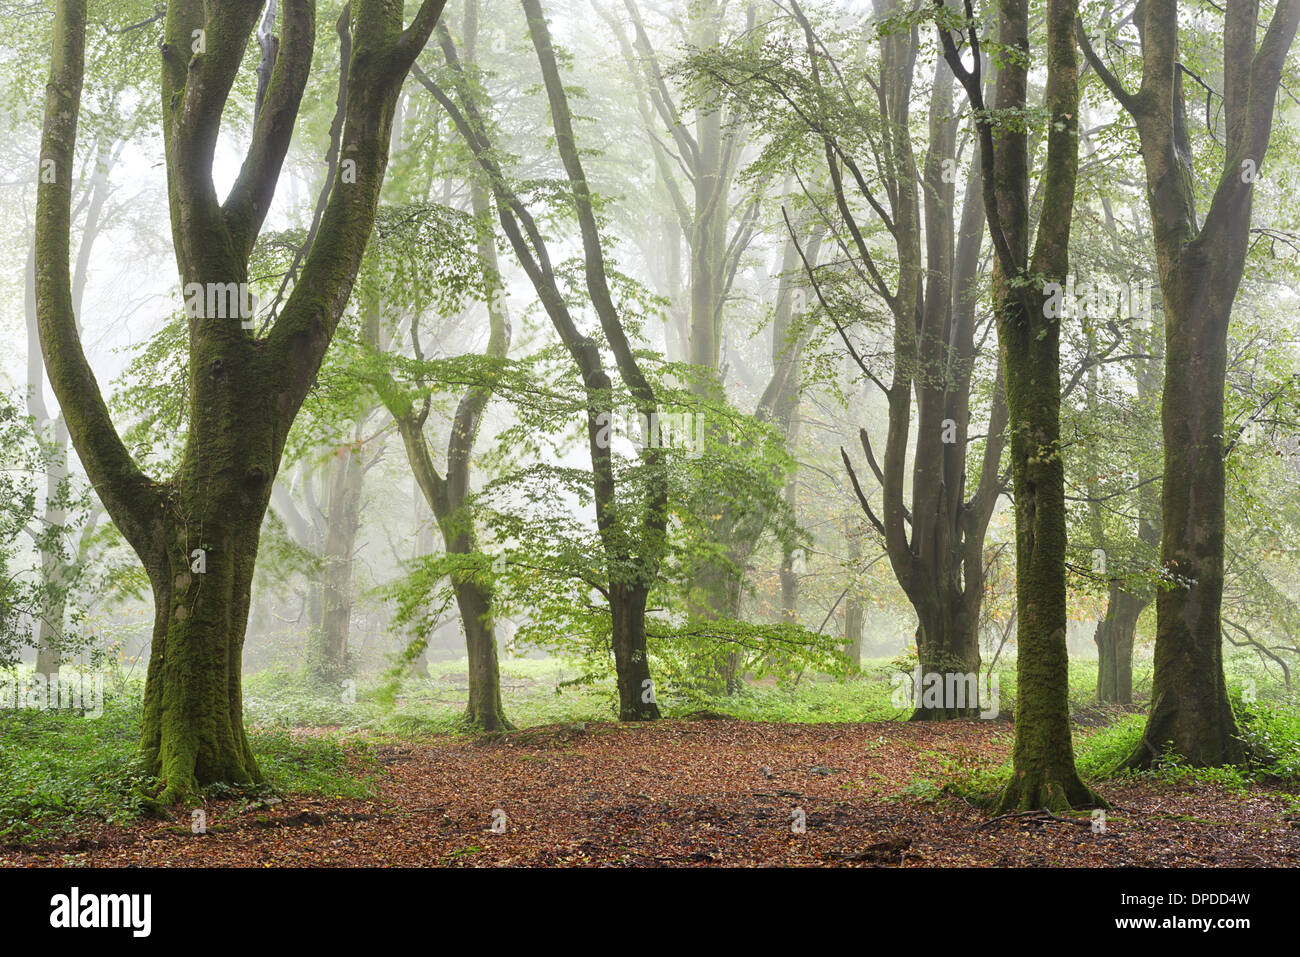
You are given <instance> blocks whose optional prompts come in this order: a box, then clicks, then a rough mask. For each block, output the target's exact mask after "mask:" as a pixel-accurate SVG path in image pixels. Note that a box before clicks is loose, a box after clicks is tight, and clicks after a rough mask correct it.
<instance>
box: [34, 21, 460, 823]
mask: <svg viewBox="0 0 1300 957" xmlns="http://www.w3.org/2000/svg"><path fill="white" fill-rule="evenodd" d="M402 8H403V4H401V3H391V2H386V0H354V2H353V3H352V5H351V7H350V12H351V14H352V21H351V22H352V31H353V33H354V34H355V37H354V40H355V42H354V46H353V53H352V56H353V59H352V69H351V71H350V74H349V82H348V87H347V112H346V120H345V125H344V135H343V143H344V144H345V146H344V156H345V163H346V173H347V176H346V178H344V177H342V176H340V178H339V179H338V181H336V182H335V183H334V188H333V191H332V192H331V195H330V199H329V203H328V205H327V207H326V209H325V211H324V216H323V217H322V219H321V223H320V229H319V231H318V232H317V234H316V236H315V239H314V241H313V243H312V246H311V249H310V251H309V252H308V253H307V255H306V258H305V260H304V262H303V268H302V272H301V274H300V276H299V281H298V282H297V284H296V285H295V286H294V289H293V291H292V293H291V294H290V295H289V298H288V300H287V301H286V303H285V305H284V308H283V310H282V311H281V312H280V314H279V316H278V318H277V319H276V321H275V323H274V324H273V325H272V326H271V328H270V330H269V332H268V333H267V335H266V336H264V337H262V338H258V337H257V336H256V334H255V333H254V331H253V330H252V329H251V328H244V323H243V322H241V321H240V320H241V319H247V318H251V317H241V316H238V309H236V310H235V312H236V317H233V318H227V317H223V316H222V315H218V316H210V315H206V314H205V311H204V310H199V309H197V308H195V309H191V310H188V312H189V315H188V323H189V363H188V380H189V406H188V410H187V418H188V425H187V430H186V436H185V449H184V453H183V458H182V464H181V467H180V469H179V470H178V472H177V474H176V475H174V476H172V477H171V478H170V479H169V480H167V481H156V480H153V479H151V478H149V477H148V476H146V475H145V474H143V472H142V471H141V470H140V468H139V467H138V466H137V464H136V463H135V461H134V460H133V459H132V457H131V454H130V453H129V452H128V450H127V449H126V447H125V445H124V444H123V442H122V440H121V438H120V436H119V435H118V432H117V430H116V428H115V427H114V425H113V422H112V419H111V417H110V415H109V413H108V408H107V406H106V404H105V402H104V399H103V396H102V394H101V392H100V389H99V386H98V383H97V381H96V379H95V375H94V372H93V371H92V369H91V368H90V365H89V363H88V362H87V359H86V356H85V352H84V350H83V348H82V344H81V337H80V333H79V329H78V324H77V315H76V308H75V304H74V301H73V297H72V290H71V283H70V276H69V245H70V243H69V232H70V220H71V184H72V183H73V182H74V180H75V176H74V169H73V163H74V157H75V142H76V134H77V122H78V115H79V111H80V105H81V92H82V86H83V81H84V77H85V34H86V0H59V3H58V6H57V13H56V19H55V26H54V44H53V55H52V58H51V59H52V69H51V82H50V84H49V86H48V87H47V93H46V110H45V123H44V130H43V136H42V141H41V160H42V164H43V166H46V167H47V168H48V169H49V170H50V171H52V173H53V175H52V176H47V177H43V178H42V181H41V183H40V185H39V187H38V191H37V214H36V300H37V320H38V328H39V332H40V340H41V352H42V354H43V356H44V358H45V366H46V372H47V374H48V375H49V378H50V383H51V385H52V386H53V389H54V392H55V395H56V396H57V397H58V399H59V404H60V406H61V408H62V410H63V413H64V416H65V417H66V420H67V423H68V432H69V435H70V436H71V439H72V443H73V446H74V447H75V448H76V450H77V454H78V456H79V457H80V459H81V462H82V464H83V466H84V467H85V469H86V473H87V475H88V477H89V479H90V481H91V483H92V484H93V485H94V486H95V489H96V491H97V492H98V494H99V496H100V498H101V500H102V501H103V504H104V507H105V509H106V510H107V512H108V514H109V516H110V517H111V518H112V520H113V522H114V523H115V524H116V525H117V527H118V528H119V530H120V531H121V532H122V534H123V536H124V537H125V538H126V540H127V542H128V543H129V544H130V545H131V547H132V548H133V549H134V550H135V552H136V554H137V555H138V556H139V557H140V560H141V562H142V563H143V565H144V567H145V570H146V572H147V573H148V576H149V580H150V583H151V585H152V588H153V593H154V606H155V607H154V634H153V638H154V641H153V647H152V650H151V655H150V660H149V669H148V676H147V681H146V687H145V708H144V719H143V726H142V749H143V753H144V757H145V767H146V768H147V770H149V771H150V772H152V773H154V774H156V775H158V776H159V777H160V779H161V782H162V787H161V791H160V795H159V800H160V802H161V803H164V804H166V803H168V802H170V801H174V800H177V799H180V798H182V797H184V796H185V795H186V794H187V793H188V792H190V791H191V790H192V789H194V788H195V787H196V786H199V785H203V784H207V783H211V782H215V781H230V782H235V783H247V782H253V781H256V780H258V779H259V777H260V772H259V770H258V767H257V763H256V761H255V760H254V758H253V755H252V752H251V750H250V748H249V746H248V740H247V737H246V736H245V734H244V728H243V716H242V699H241V692H240V662H241V655H242V650H243V642H244V631H245V628H246V626H247V620H248V610H249V603H250V596H251V589H252V580H253V568H254V564H255V561H256V555H257V542H258V533H259V530H260V528H261V524H262V520H263V517H264V515H265V512H266V508H267V504H268V502H269V499H270V493H271V486H272V482H273V480H274V478H275V474H276V471H277V470H278V468H279V465H280V459H281V456H282V454H283V451H284V444H285V439H286V437H287V435H288V432H289V429H290V427H291V426H292V424H293V420H294V417H295V416H296V415H297V413H298V410H299V408H300V407H301V405H302V402H303V400H304V398H305V397H306V394H307V391H308V389H310V387H311V385H312V383H313V381H314V380H315V377H316V373H317V370H318V369H319V368H320V364H321V360H322V359H323V357H324V354H325V351H326V349H327V348H328V347H329V343H330V340H331V338H332V337H333V334H334V330H335V328H336V327H337V324H338V321H339V319H340V318H341V316H342V313H343V310H344V308H345V307H346V305H347V301H348V298H349V295H350V293H351V288H352V284H353V282H354V280H355V278H356V274H357V270H358V268H359V266H360V262H361V256H362V253H363V251H364V248H365V244H366V241H367V239H368V238H369V234H370V229H371V226H372V225H373V222H374V216H375V209H376V206H377V204H378V200H379V190H380V186H381V184H382V181H383V174H384V168H385V165H386V163H387V157H388V140H389V134H390V132H391V128H392V117H393V113H394V110H395V108H396V103H397V97H398V94H399V92H400V89H401V84H402V81H403V79H404V78H405V76H406V73H407V71H408V70H409V69H410V67H411V64H412V63H413V62H414V59H415V57H416V56H417V55H418V53H419V51H420V50H421V49H422V48H423V46H424V44H425V42H426V41H427V39H428V37H429V34H430V33H431V32H432V30H433V27H434V24H435V23H436V21H437V18H438V16H439V14H440V13H441V9H442V2H441V0H425V2H424V3H423V4H422V5H421V7H420V9H419V11H418V12H417V14H416V16H415V18H414V20H413V21H412V23H411V25H410V26H409V27H408V28H406V29H403V20H402V17H403V9H402ZM282 9H283V25H282V30H281V36H280V42H279V43H278V44H276V43H272V44H270V45H269V46H268V47H267V54H266V55H269V56H271V57H273V58H274V59H273V62H272V63H268V64H265V66H268V67H273V69H271V70H270V73H269V79H268V81H267V83H266V85H265V88H264V92H263V96H262V97H261V98H260V105H259V109H258V111H257V114H256V117H255V122H254V126H253V132H252V137H251V142H250V145H249V148H248V152H247V155H246V157H245V160H244V164H243V166H242V168H241V171H240V174H239V176H238V178H237V179H236V181H235V184H234V186H233V187H232V188H231V190H230V192H229V193H228V195H227V197H226V199H225V201H224V202H220V201H218V198H217V192H216V188H215V184H214V182H213V161H214V155H215V151H216V146H217V141H218V138H219V134H220V126H221V119H222V114H223V111H224V109H225V106H226V104H227V100H228V99H229V97H230V93H231V90H232V88H233V86H234V84H235V81H236V78H237V77H238V74H239V71H240V69H241V67H242V64H243V60H244V53H245V50H246V49H247V47H248V42H249V39H250V37H251V36H252V34H253V31H254V30H255V28H256V26H257V21H258V19H259V14H260V13H261V4H258V3H240V4H222V5H220V6H217V5H214V4H208V3H205V2H203V0H172V2H170V3H168V4H167V11H166V20H165V24H164V43H163V48H162V77H161V82H160V90H159V93H160V101H161V106H162V118H163V140H164V147H165V155H166V166H167V180H168V194H169V207H170V212H171V222H172V235H173V240H174V247H175V253H176V261H177V265H178V268H179V273H180V280H181V289H182V291H186V290H188V289H189V288H190V284H193V283H197V284H198V286H199V288H200V289H202V290H205V291H207V293H211V292H212V291H213V290H214V289H216V290H226V289H228V288H230V285H229V284H231V283H234V284H239V283H243V282H246V281H247V280H248V260H249V255H250V253H251V251H252V249H253V246H254V244H255V242H256V241H257V237H258V234H259V233H260V231H261V228H262V224H263V222H264V220H265V218H266V214H267V212H268V210H269V208H270V204H271V201H272V198H273V197H274V194H275V186H276V183H277V181H278V179H279V173H280V168H281V165H282V163H283V161H284V157H285V154H286V152H287V150H288V147H289V140H290V137H291V136H292V133H293V127H294V123H295V120H296V118H297V114H298V108H299V104H300V102H301V99H302V95H303V91H304V89H305V86H306V83H307V78H308V76H309V73H310V68H311V59H312V48H313V45H314V41H315V29H316V10H315V5H314V3H313V2H311V0H285V2H284V4H283V7H282ZM196 37H197V38H199V39H201V40H202V43H201V44H200V43H198V42H197V40H196ZM186 295H187V296H188V293H186ZM201 298H204V299H207V298H208V296H207V295H205V296H203V297H201ZM250 325H251V323H250Z"/></svg>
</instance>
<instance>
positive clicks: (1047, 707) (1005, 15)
mask: <svg viewBox="0 0 1300 957" xmlns="http://www.w3.org/2000/svg"><path fill="white" fill-rule="evenodd" d="M1077 12H1078V11H1077V6H1076V4H1074V3H1073V2H1071V0H1048V4H1047V43H1046V48H1047V49H1046V53H1047V56H1046V60H1047V87H1046V95H1045V105H1046V107H1047V110H1048V111H1049V114H1050V119H1049V122H1048V133H1047V156H1046V159H1045V163H1044V172H1043V181H1042V194H1043V199H1042V212H1041V215H1040V217H1039V223H1038V231H1037V236H1036V237H1034V242H1033V252H1032V257H1031V254H1030V225H1029V178H1030V177H1029V150H1028V136H1027V131H1026V129H1025V128H1024V127H1022V126H1016V127H1012V128H1002V129H996V130H995V128H994V124H993V120H992V118H991V117H990V116H989V115H988V114H987V113H984V110H983V106H984V100H983V90H982V89H981V84H980V56H979V51H978V50H974V51H972V56H973V69H967V67H966V66H965V65H964V63H963V62H962V58H961V54H960V52H959V51H958V50H957V49H956V46H955V44H954V40H953V35H952V34H951V33H949V32H948V30H947V28H946V27H942V26H941V27H940V28H939V38H940V41H941V43H942V44H943V47H944V55H945V59H946V60H947V61H948V64H949V66H950V67H951V68H952V69H953V71H954V72H955V73H956V74H957V76H958V77H959V78H960V79H961V81H962V85H963V86H964V87H965V88H966V94H967V98H968V99H969V101H970V103H971V106H972V108H973V109H974V110H975V113H976V116H977V117H979V125H978V132H979V141H980V143H979V145H980V153H981V157H982V160H983V165H982V170H981V173H982V177H981V178H982V181H983V192H984V205H985V208H986V211H987V215H988V225H989V233H990V235H991V236H992V239H993V245H994V249H995V251H996V254H997V258H996V269H995V271H994V290H993V293H994V301H995V302H996V304H997V324H998V342H999V346H1000V348H1001V354H1002V371H1003V376H1004V378H1005V382H1006V398H1007V410H1008V414H1009V416H1010V425H1011V472H1012V481H1013V487H1014V498H1015V511H1016V608H1017V620H1018V622H1019V626H1018V627H1019V633H1018V638H1017V644H1018V654H1017V677H1016V683H1017V695H1016V741H1015V747H1014V749H1013V753H1012V776H1011V780H1010V782H1009V783H1008V784H1007V787H1006V790H1005V791H1004V792H1003V794H1002V797H1001V800H1000V802H999V804H1000V807H1001V808H1002V809H1004V810H1007V809H1016V808H1021V809H1036V808H1043V807H1047V808H1066V807H1082V806H1091V805H1095V804H1097V803H1098V800H1099V799H1098V798H1097V797H1096V796H1095V795H1094V794H1093V793H1092V792H1091V791H1090V790H1089V789H1088V788H1087V787H1086V786H1085V785H1084V783H1083V782H1082V781H1081V780H1080V779H1079V775H1078V772H1077V771H1076V770H1075V766H1074V746H1073V742H1072V740H1071V737H1070V714H1069V690H1070V686H1069V653H1068V649H1067V647H1066V642H1065V628H1066V587H1065V544H1066V531H1065V530H1066V507H1065V468H1064V463H1063V461H1062V458H1061V455H1062V451H1061V442H1060V411H1061V364H1060V339H1061V322H1060V320H1059V318H1055V317H1051V316H1048V315H1047V309H1046V308H1045V305H1044V303H1045V301H1046V300H1045V298H1044V293H1045V289H1044V288H1043V283H1045V282H1063V281H1064V279H1065V275H1066V273H1067V270H1068V268H1069V240H1070V226H1071V222H1072V219H1073V209H1074V192H1075V182H1076V179H1077V175H1078V163H1079V160H1078V156H1079V154H1078V136H1077V121H1078V108H1079V85H1078V81H1079V76H1078V66H1077V63H1076V59H1075V47H1074V20H1075V16H1076V14H1077ZM999 14H1000V15H999V38H998V40H999V43H1000V44H1001V45H1002V47H1003V48H1004V49H1012V50H1017V51H1019V54H1018V55H1017V56H1016V57H1015V58H1013V59H1012V58H1008V60H1007V61H1006V62H1004V63H1003V66H1002V68H1001V69H1000V70H999V71H998V82H997V94H996V102H995V104H994V107H995V109H997V110H1013V111H1020V110H1024V108H1025V106H1026V102H1027V90H1028V83H1029V5H1028V3H1027V2H1026V0H1004V2H1003V3H1002V4H1001V5H1000V8H999ZM973 29H974V28H973V27H972V30H973ZM972 36H973V34H972ZM982 113H984V115H983V116H981V114H982Z"/></svg>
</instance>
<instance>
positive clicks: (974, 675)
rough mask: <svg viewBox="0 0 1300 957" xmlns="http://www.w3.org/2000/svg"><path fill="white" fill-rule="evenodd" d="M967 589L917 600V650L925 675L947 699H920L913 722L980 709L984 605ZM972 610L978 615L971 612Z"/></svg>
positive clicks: (970, 715)
mask: <svg viewBox="0 0 1300 957" xmlns="http://www.w3.org/2000/svg"><path fill="white" fill-rule="evenodd" d="M971 605H972V602H971V601H970V600H969V599H968V598H967V597H965V596H963V595H962V594H960V593H958V594H953V595H949V596H947V597H946V598H945V599H944V600H939V601H934V602H932V603H931V602H924V601H923V602H920V603H916V604H914V607H916V609H917V617H918V618H919V619H920V624H919V626H918V627H917V636H916V653H917V659H918V662H919V664H920V666H921V674H922V675H923V676H925V678H926V679H927V680H930V681H937V682H939V684H938V687H941V688H943V695H942V699H941V700H940V701H938V702H935V703H930V704H927V703H926V699H925V698H924V697H923V698H922V699H921V700H918V701H917V702H915V704H916V708H915V710H914V711H913V712H912V716H911V718H909V720H911V721H947V720H952V719H956V718H976V717H979V714H980V699H979V678H980V642H979V620H978V616H979V604H978V603H977V602H976V603H974V608H973V609H971V607H970V606H971ZM972 611H973V614H972V613H971V612H972Z"/></svg>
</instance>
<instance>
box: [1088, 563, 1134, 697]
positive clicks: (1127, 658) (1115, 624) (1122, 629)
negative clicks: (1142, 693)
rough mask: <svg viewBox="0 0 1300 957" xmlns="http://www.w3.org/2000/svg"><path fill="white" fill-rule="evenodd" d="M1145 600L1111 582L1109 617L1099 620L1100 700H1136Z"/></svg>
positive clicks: (1098, 675)
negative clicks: (1137, 641)
mask: <svg viewBox="0 0 1300 957" xmlns="http://www.w3.org/2000/svg"><path fill="white" fill-rule="evenodd" d="M1146 606H1147V602H1146V600H1145V599H1142V598H1139V597H1137V596H1136V595H1132V594H1130V593H1129V592H1126V591H1124V590H1123V589H1122V588H1120V587H1119V586H1118V585H1111V589H1110V595H1109V597H1108V599H1107V602H1106V617H1105V618H1103V619H1102V620H1101V621H1099V622H1097V631H1096V633H1095V634H1094V635H1093V641H1095V642H1096V643H1097V700H1098V701H1100V702H1101V703H1102V704H1121V705H1131V704H1132V703H1133V640H1134V637H1135V636H1136V634H1137V623H1138V618H1139V617H1140V616H1141V614H1142V611H1143V609H1145V608H1146Z"/></svg>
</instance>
